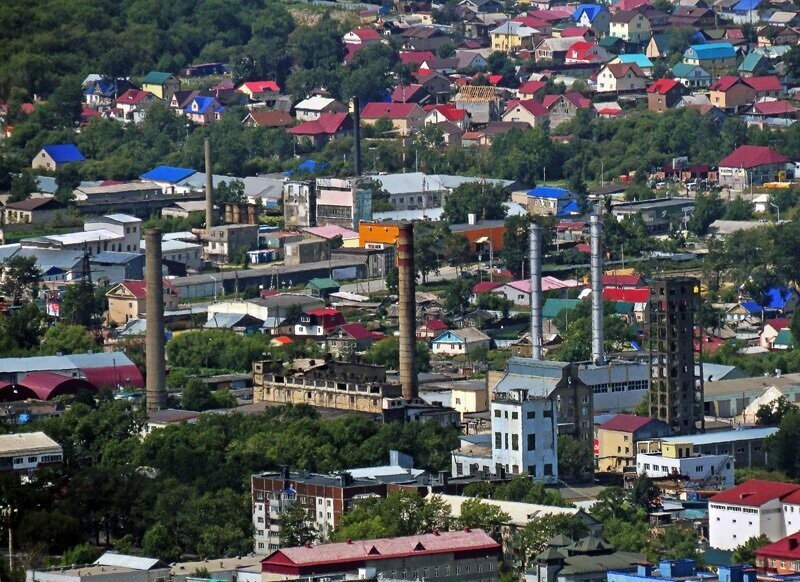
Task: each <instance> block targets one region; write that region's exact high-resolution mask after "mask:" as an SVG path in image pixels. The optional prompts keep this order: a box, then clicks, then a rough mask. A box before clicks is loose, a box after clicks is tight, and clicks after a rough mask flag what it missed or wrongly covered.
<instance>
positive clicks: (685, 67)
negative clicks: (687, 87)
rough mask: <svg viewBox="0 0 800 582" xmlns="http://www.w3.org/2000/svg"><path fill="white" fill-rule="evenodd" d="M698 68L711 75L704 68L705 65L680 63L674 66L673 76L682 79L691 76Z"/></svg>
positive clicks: (705, 74) (706, 74)
mask: <svg viewBox="0 0 800 582" xmlns="http://www.w3.org/2000/svg"><path fill="white" fill-rule="evenodd" d="M697 69H700V70H701V71H702V72H703V73H704V74H703V76H707V77H709V78H710V77H711V75H709V74H708V73H707V72H706V71H705V69H703V67H700V66H698V65H690V64H687V63H678V64H676V65H675V66H674V67H672V76H673V77H676V78H680V79H685V78H686V77H689V76H691V75H692V73H693V72H694V71H696V70H697Z"/></svg>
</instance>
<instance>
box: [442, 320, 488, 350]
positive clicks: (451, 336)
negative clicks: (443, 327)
mask: <svg viewBox="0 0 800 582" xmlns="http://www.w3.org/2000/svg"><path fill="white" fill-rule="evenodd" d="M491 343H492V339H491V338H490V337H489V336H488V335H486V334H485V333H483V332H482V331H481V330H479V329H477V328H474V327H462V328H460V329H456V330H448V331H445V332H443V333H441V334H439V335H438V336H437V337H436V338H435V339H434V340H433V341H432V342H431V351H432V352H433V353H434V354H441V355H445V356H464V355H468V354H469V353H470V352H472V351H473V350H476V349H479V348H486V349H489V348H490V347H491Z"/></svg>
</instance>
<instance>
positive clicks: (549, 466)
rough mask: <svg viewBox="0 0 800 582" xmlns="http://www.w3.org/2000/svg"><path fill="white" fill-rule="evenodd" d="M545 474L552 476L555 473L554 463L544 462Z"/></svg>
mask: <svg viewBox="0 0 800 582" xmlns="http://www.w3.org/2000/svg"><path fill="white" fill-rule="evenodd" d="M544 474H545V476H551V475H552V474H553V464H552V463H545V464H544Z"/></svg>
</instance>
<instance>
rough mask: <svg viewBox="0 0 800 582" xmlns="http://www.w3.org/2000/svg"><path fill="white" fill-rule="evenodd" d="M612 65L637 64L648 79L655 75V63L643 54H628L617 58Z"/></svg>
mask: <svg viewBox="0 0 800 582" xmlns="http://www.w3.org/2000/svg"><path fill="white" fill-rule="evenodd" d="M611 62H612V63H623V64H626V65H627V64H635V65H636V66H637V67H639V68H640V69H641V70H642V72H643V73H644V74H645V75H647V76H648V77H650V76H652V74H653V61H651V60H650V59H649V58H647V55H645V54H643V53H627V54H622V55H619V56H618V57H616V58H615V59H614V60H613V61H611Z"/></svg>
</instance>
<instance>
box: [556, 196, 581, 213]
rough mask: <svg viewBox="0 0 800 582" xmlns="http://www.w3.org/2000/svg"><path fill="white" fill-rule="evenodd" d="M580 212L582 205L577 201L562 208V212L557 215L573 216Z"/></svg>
mask: <svg viewBox="0 0 800 582" xmlns="http://www.w3.org/2000/svg"><path fill="white" fill-rule="evenodd" d="M580 211H581V207H580V205H579V204H578V203H577V202H576V201H575V200H572V201H571V202H570V203H569V204H567V205H566V206H565V207H564V208H562V209H561V212H559V213H558V214H556V216H570V215H571V214H577V213H578V212H580Z"/></svg>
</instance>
